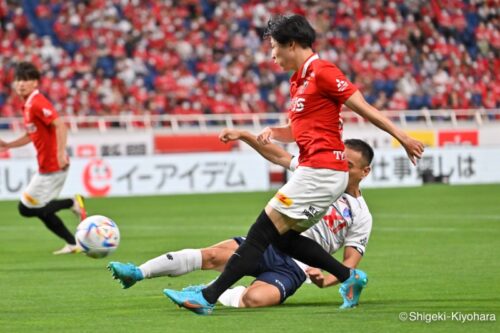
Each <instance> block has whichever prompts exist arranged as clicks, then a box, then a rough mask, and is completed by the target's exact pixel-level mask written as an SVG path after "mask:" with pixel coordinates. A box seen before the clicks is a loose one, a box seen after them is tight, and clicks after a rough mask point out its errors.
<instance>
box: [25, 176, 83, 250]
mask: <svg viewBox="0 0 500 333" xmlns="http://www.w3.org/2000/svg"><path fill="white" fill-rule="evenodd" d="M66 177H67V172H57V173H53V174H47V175H40V174H36V175H35V176H34V177H33V178H32V180H31V182H30V184H29V185H28V187H27V188H26V190H25V191H24V192H23V194H22V196H21V202H20V203H19V206H18V208H19V213H20V214H21V215H22V216H25V217H38V218H39V219H40V220H41V221H42V222H43V223H44V224H45V226H46V227H47V229H49V230H50V231H51V232H52V233H54V234H55V235H57V236H58V237H59V238H61V239H63V240H64V241H65V242H66V245H65V246H64V247H63V248H62V249H61V250H58V251H55V252H54V254H63V253H76V252H79V251H78V247H77V246H76V242H75V238H74V236H73V233H71V232H70V231H69V230H68V228H67V227H66V226H65V225H64V223H63V221H62V220H61V219H60V218H59V217H58V216H57V215H56V214H55V212H57V211H59V210H61V209H65V208H70V207H71V206H72V205H73V200H71V199H65V200H54V198H56V197H57V196H58V195H59V193H60V192H61V189H62V187H63V186H64V181H65V180H66Z"/></svg>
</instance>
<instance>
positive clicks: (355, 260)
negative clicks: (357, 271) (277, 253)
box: [307, 246, 363, 288]
mask: <svg viewBox="0 0 500 333" xmlns="http://www.w3.org/2000/svg"><path fill="white" fill-rule="evenodd" d="M361 259H363V256H362V255H361V253H359V252H358V250H356V249H355V248H353V247H351V246H346V247H345V248H344V260H343V262H342V263H343V264H344V266H346V267H349V268H356V267H357V266H358V265H359V262H360V261H361ZM307 274H308V275H309V278H310V279H311V281H312V282H313V283H314V284H315V285H317V286H318V287H319V288H326V287H331V286H334V285H336V284H338V283H339V282H340V281H339V280H338V279H337V278H336V277H335V276H334V275H332V274H329V273H327V274H323V272H321V270H319V269H318V268H309V269H308V271H307ZM320 274H321V275H320Z"/></svg>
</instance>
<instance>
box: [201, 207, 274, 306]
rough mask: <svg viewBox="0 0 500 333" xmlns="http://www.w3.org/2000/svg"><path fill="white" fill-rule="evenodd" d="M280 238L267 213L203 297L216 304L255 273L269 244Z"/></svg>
mask: <svg viewBox="0 0 500 333" xmlns="http://www.w3.org/2000/svg"><path fill="white" fill-rule="evenodd" d="M278 238H279V233H278V230H276V228H275V227H274V224H273V222H272V221H271V220H270V219H269V217H268V216H267V214H266V212H265V211H262V213H261V214H260V215H259V217H258V218H257V221H256V222H255V223H254V224H253V225H252V227H251V228H250V230H249V231H248V235H247V238H246V239H245V241H244V242H243V243H242V244H241V245H240V247H239V248H238V249H237V250H236V252H235V253H234V254H233V255H232V256H231V258H230V259H229V261H228V262H227V264H226V267H225V268H224V271H223V272H222V274H221V275H220V276H219V277H218V278H217V280H215V281H214V282H213V283H212V284H211V285H209V286H208V287H207V288H205V289H203V291H202V293H203V297H204V298H205V299H206V300H207V301H208V302H209V303H211V304H215V302H217V299H218V298H219V296H220V295H221V294H222V293H223V292H224V291H226V290H227V289H228V288H229V287H231V286H232V285H233V284H234V283H235V282H236V281H238V280H239V279H241V278H242V277H243V276H245V275H250V274H251V273H253V272H254V271H255V269H256V268H257V265H258V263H259V260H260V259H261V258H262V254H263V253H264V251H265V250H266V249H267V247H268V246H269V244H271V242H273V241H274V240H276V239H278Z"/></svg>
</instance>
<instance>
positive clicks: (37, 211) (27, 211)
mask: <svg viewBox="0 0 500 333" xmlns="http://www.w3.org/2000/svg"><path fill="white" fill-rule="evenodd" d="M17 209H18V211H19V214H21V216H24V217H34V216H36V217H41V216H44V215H46V214H47V212H46V210H45V207H42V208H30V207H28V206H26V205H24V204H23V203H22V202H19V205H18V206H17Z"/></svg>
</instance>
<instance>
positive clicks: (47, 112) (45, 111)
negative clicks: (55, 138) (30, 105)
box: [42, 108, 52, 117]
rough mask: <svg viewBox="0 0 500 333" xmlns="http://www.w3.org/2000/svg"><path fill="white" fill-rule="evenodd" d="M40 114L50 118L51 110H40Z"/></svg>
mask: <svg viewBox="0 0 500 333" xmlns="http://www.w3.org/2000/svg"><path fill="white" fill-rule="evenodd" d="M42 112H43V115H44V116H45V117H50V116H52V110H51V109H46V108H43V109H42Z"/></svg>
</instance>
